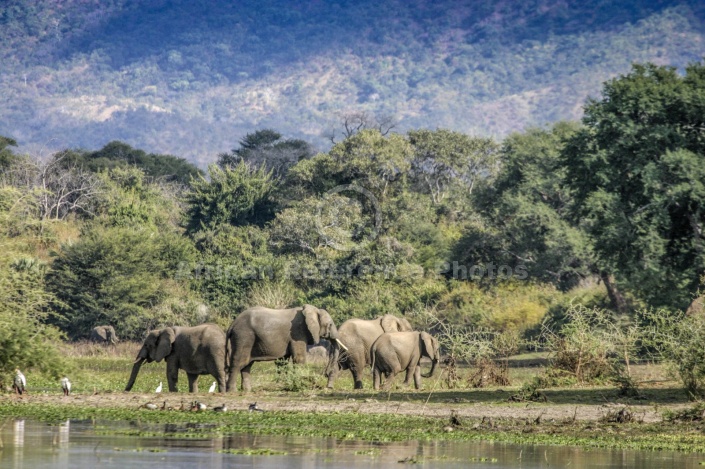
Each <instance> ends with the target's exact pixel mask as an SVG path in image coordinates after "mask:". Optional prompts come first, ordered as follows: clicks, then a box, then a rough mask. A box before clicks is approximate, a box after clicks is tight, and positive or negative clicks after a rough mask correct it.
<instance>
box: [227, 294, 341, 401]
mask: <svg viewBox="0 0 705 469" xmlns="http://www.w3.org/2000/svg"><path fill="white" fill-rule="evenodd" d="M227 337H228V343H227V354H228V357H229V363H230V369H229V373H230V374H229V376H228V386H227V389H228V391H233V390H235V388H236V386H237V375H238V373H239V374H240V375H241V376H242V390H243V391H251V384H250V369H251V368H252V364H253V363H254V362H256V361H271V360H278V359H279V358H291V359H292V360H293V361H294V363H306V345H314V344H317V343H318V342H319V341H320V340H321V338H323V339H327V340H330V341H336V340H337V339H338V329H337V328H336V327H335V324H334V323H333V318H331V316H330V314H328V311H326V310H324V309H319V308H316V307H315V306H311V305H304V306H302V307H298V308H290V309H269V308H264V307H261V306H256V307H254V308H249V309H246V310H245V311H243V312H242V313H240V315H239V316H238V317H237V318H235V320H234V321H233V322H232V324H231V325H230V328H228V332H227Z"/></svg>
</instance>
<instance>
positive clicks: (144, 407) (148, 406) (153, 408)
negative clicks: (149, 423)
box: [140, 402, 159, 410]
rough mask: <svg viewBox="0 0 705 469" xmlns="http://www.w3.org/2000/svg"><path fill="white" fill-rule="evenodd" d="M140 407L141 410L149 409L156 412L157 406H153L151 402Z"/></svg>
mask: <svg viewBox="0 0 705 469" xmlns="http://www.w3.org/2000/svg"><path fill="white" fill-rule="evenodd" d="M140 407H142V408H143V409H149V410H157V409H158V408H159V406H158V405H157V404H154V403H152V402H147V403H146V404H142V405H141V406H140Z"/></svg>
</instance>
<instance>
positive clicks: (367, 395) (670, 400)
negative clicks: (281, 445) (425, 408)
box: [318, 387, 690, 405]
mask: <svg viewBox="0 0 705 469" xmlns="http://www.w3.org/2000/svg"><path fill="white" fill-rule="evenodd" d="M516 393H517V391H516V390H515V389H491V390H484V389H468V390H440V391H438V390H437V391H433V392H431V391H430V389H429V391H426V392H412V391H408V392H404V391H399V390H396V391H393V392H391V393H389V392H384V391H381V392H370V391H369V390H365V389H363V390H360V391H350V392H340V391H336V392H332V393H329V394H319V395H318V398H319V399H321V400H324V401H325V400H330V401H340V400H341V399H355V400H364V399H375V400H377V401H386V400H389V401H394V402H399V401H402V402H404V401H407V402H419V403H424V402H427V400H428V402H429V403H449V402H455V403H463V402H465V403H469V404H472V403H486V404H503V403H507V404H508V403H510V402H511V401H510V400H509V398H510V397H511V396H513V395H514V394H516ZM541 393H543V395H545V396H546V403H548V404H553V405H561V404H565V405H603V404H612V403H622V404H629V405H672V404H687V403H688V402H690V401H689V400H688V396H687V395H686V394H685V392H684V391H683V389H682V388H676V387H673V388H671V387H668V388H667V387H663V388H646V389H642V390H640V397H639V398H632V397H624V396H620V395H619V391H618V390H617V389H615V388H609V387H591V388H554V389H544V390H541Z"/></svg>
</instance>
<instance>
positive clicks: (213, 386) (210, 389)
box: [208, 381, 218, 392]
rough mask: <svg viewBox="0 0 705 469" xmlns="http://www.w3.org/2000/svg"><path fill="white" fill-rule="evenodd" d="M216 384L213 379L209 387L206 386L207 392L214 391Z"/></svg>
mask: <svg viewBox="0 0 705 469" xmlns="http://www.w3.org/2000/svg"><path fill="white" fill-rule="evenodd" d="M217 384H218V383H216V382H215V381H213V384H211V387H210V388H208V392H215V388H216V385H217Z"/></svg>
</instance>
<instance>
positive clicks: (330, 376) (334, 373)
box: [326, 365, 338, 389]
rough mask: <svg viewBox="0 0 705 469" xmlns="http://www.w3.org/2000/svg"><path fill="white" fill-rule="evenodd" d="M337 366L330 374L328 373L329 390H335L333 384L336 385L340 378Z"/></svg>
mask: <svg viewBox="0 0 705 469" xmlns="http://www.w3.org/2000/svg"><path fill="white" fill-rule="evenodd" d="M337 368H338V367H337V365H336V366H334V367H333V368H332V369H331V370H330V371H329V372H328V384H327V386H326V387H327V388H328V389H333V384H334V383H335V380H336V379H337V378H338V369H337Z"/></svg>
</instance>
